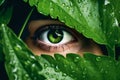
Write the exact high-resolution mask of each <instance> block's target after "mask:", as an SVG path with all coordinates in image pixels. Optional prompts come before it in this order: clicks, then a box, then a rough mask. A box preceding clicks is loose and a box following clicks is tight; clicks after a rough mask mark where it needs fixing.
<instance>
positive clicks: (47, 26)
mask: <svg viewBox="0 0 120 80" xmlns="http://www.w3.org/2000/svg"><path fill="white" fill-rule="evenodd" d="M51 28H54V29H64V30H66V31H67V32H69V33H70V34H71V35H72V36H75V34H74V33H73V31H72V30H71V29H70V28H68V27H67V26H66V25H63V24H48V25H42V26H40V27H39V28H38V29H37V30H36V31H35V32H34V35H33V37H32V38H34V39H36V38H37V37H38V35H39V34H40V33H42V32H44V31H45V30H48V29H51Z"/></svg>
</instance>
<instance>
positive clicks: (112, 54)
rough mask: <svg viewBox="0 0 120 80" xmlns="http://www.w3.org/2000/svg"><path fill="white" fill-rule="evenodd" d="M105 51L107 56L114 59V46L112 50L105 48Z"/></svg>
mask: <svg viewBox="0 0 120 80" xmlns="http://www.w3.org/2000/svg"><path fill="white" fill-rule="evenodd" d="M107 51H108V56H110V57H112V58H114V59H115V46H113V47H112V48H111V47H109V46H107Z"/></svg>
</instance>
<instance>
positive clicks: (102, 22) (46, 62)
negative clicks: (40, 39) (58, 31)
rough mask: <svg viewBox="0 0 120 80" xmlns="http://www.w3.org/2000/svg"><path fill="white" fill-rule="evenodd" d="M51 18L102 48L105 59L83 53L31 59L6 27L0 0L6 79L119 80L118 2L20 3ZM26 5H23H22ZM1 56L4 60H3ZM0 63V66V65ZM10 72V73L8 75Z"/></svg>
mask: <svg viewBox="0 0 120 80" xmlns="http://www.w3.org/2000/svg"><path fill="white" fill-rule="evenodd" d="M24 1H25V2H28V3H29V4H30V6H36V8H37V9H38V11H39V12H40V13H42V14H44V15H50V16H51V17H52V18H59V20H60V21H62V22H64V23H65V24H66V25H68V26H70V27H71V28H74V29H76V30H77V31H78V32H80V33H82V34H83V35H84V36H86V37H87V38H91V39H93V40H94V41H96V42H97V43H99V44H104V45H106V47H107V49H108V52H109V53H108V54H109V56H97V55H93V54H91V53H86V54H85V55H84V56H83V57H80V56H79V55H77V54H72V53H70V54H67V55H66V57H64V56H62V55H60V54H55V55H54V57H52V56H48V55H41V56H35V55H34V54H33V53H32V52H31V51H30V50H29V49H28V48H27V46H26V44H24V42H23V41H22V40H21V39H20V38H18V37H17V36H16V35H15V34H14V32H12V31H11V29H9V28H8V27H7V24H8V22H9V20H10V19H11V13H12V7H10V5H9V6H7V7H3V6H4V4H5V0H0V17H1V18H0V33H1V34H0V56H3V57H0V62H1V61H4V62H5V68H6V71H7V74H8V77H9V80H120V76H119V75H120V71H119V69H120V61H119V60H118V61H117V60H115V59H114V58H115V46H116V45H118V46H120V37H119V35H120V27H119V24H120V15H119V12H120V8H119V2H120V1H119V0H114V1H113V0H24ZM26 4H27V3H26ZM4 56H5V59H4ZM0 64H1V63H0ZM11 73H12V74H11Z"/></svg>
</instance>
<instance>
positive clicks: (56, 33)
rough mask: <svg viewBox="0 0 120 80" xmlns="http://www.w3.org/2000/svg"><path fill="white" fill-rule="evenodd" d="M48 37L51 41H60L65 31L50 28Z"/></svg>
mask: <svg viewBox="0 0 120 80" xmlns="http://www.w3.org/2000/svg"><path fill="white" fill-rule="evenodd" d="M47 37H48V40H49V41H50V42H51V43H59V42H60V41H61V40H62V39H63V31H62V30H57V29H54V30H50V31H49V32H48V35H47Z"/></svg>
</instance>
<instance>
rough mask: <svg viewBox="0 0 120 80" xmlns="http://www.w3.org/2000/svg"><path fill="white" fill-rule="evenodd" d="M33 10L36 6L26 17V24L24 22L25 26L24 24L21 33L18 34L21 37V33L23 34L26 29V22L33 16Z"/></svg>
mask: <svg viewBox="0 0 120 80" xmlns="http://www.w3.org/2000/svg"><path fill="white" fill-rule="evenodd" d="M33 10H34V8H32V9H31V11H30V13H29V14H28V16H27V18H26V20H25V22H24V24H23V26H22V29H21V30H20V33H19V35H18V38H20V37H21V35H22V33H23V31H24V29H25V26H26V24H27V22H28V20H29V18H30V16H31V14H32V12H33Z"/></svg>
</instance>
